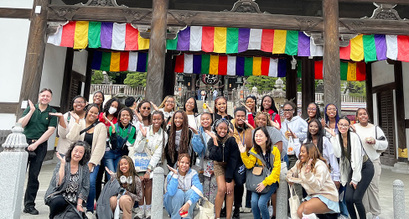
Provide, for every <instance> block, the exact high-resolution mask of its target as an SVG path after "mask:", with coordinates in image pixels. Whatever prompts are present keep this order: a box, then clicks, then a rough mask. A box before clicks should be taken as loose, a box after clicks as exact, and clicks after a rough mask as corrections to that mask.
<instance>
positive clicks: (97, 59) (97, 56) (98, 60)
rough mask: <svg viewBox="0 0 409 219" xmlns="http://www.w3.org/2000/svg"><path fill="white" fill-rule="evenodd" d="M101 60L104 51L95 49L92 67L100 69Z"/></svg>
mask: <svg viewBox="0 0 409 219" xmlns="http://www.w3.org/2000/svg"><path fill="white" fill-rule="evenodd" d="M101 60H102V52H101V51H98V50H95V52H94V55H93V58H92V64H91V69H95V70H100V69H101Z"/></svg>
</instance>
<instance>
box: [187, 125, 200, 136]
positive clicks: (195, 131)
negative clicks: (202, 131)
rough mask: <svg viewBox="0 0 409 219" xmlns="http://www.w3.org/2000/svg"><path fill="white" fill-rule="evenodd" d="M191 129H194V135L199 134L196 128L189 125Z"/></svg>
mask: <svg viewBox="0 0 409 219" xmlns="http://www.w3.org/2000/svg"><path fill="white" fill-rule="evenodd" d="M189 128H190V129H192V131H193V133H195V134H196V135H197V134H198V133H199V132H197V130H196V129H195V128H193V127H192V126H190V125H189Z"/></svg>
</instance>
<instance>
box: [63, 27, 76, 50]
mask: <svg viewBox="0 0 409 219" xmlns="http://www.w3.org/2000/svg"><path fill="white" fill-rule="evenodd" d="M74 34H75V21H70V22H68V24H66V25H64V27H63V29H62V36H61V44H60V46H63V47H74Z"/></svg>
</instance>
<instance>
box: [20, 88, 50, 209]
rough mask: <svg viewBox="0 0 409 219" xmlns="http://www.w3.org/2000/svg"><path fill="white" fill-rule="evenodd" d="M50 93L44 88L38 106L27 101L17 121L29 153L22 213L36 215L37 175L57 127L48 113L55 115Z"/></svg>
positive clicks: (38, 183) (38, 184)
mask: <svg viewBox="0 0 409 219" xmlns="http://www.w3.org/2000/svg"><path fill="white" fill-rule="evenodd" d="M52 94H53V93H52V91H51V90H50V89H47V88H44V89H42V90H41V91H40V94H39V96H38V104H36V105H34V104H33V103H32V102H31V101H30V100H28V104H29V107H28V108H26V110H24V113H23V117H22V118H20V119H19V120H18V122H19V123H21V125H22V127H23V128H24V134H25V135H26V139H27V143H28V147H27V148H26V150H27V151H28V152H29V157H28V166H27V167H28V168H29V170H28V181H27V189H26V193H25V195H24V210H23V211H24V213H29V214H32V215H38V210H37V209H35V203H34V201H35V199H36V196H37V192H38V188H39V186H40V182H39V181H38V175H39V174H40V170H41V166H42V164H43V160H44V158H45V155H46V154H47V145H48V144H47V140H48V138H49V137H50V136H51V135H52V134H53V133H54V131H55V127H56V126H57V117H56V116H51V115H49V113H56V112H57V111H56V110H55V109H53V108H52V107H51V106H50V105H49V103H50V102H51V98H52Z"/></svg>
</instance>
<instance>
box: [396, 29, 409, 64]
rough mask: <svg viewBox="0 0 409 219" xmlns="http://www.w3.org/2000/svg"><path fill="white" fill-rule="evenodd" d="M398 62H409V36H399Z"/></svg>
mask: <svg viewBox="0 0 409 219" xmlns="http://www.w3.org/2000/svg"><path fill="white" fill-rule="evenodd" d="M398 60H399V61H404V62H409V36H401V35H398Z"/></svg>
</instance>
